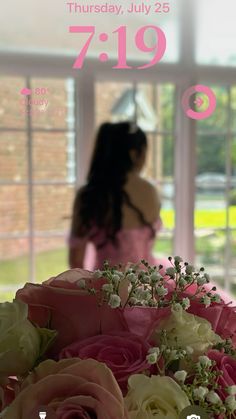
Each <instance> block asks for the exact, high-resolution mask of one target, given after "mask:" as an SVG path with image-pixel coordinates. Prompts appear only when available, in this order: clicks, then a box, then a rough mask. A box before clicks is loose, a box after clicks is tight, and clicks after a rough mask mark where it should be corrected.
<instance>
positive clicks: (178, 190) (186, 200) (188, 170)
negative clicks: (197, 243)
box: [174, 83, 196, 263]
mask: <svg viewBox="0 0 236 419" xmlns="http://www.w3.org/2000/svg"><path fill="white" fill-rule="evenodd" d="M190 85H191V84H190V83H189V84H187V85H183V86H179V87H177V95H176V96H177V103H181V98H182V95H183V93H184V91H185V90H186V89H187V88H188V87H189V86H190ZM195 137H196V135H195V122H194V121H193V120H191V119H189V118H188V117H187V116H185V115H184V113H183V110H182V108H181V106H177V111H176V144H175V208H176V218H175V236H174V251H175V254H176V255H180V256H181V257H182V258H183V259H184V260H185V261H188V262H191V263H193V262H194V253H195V252H194V233H193V232H194V201H195V173H196V153H195V141H196V140H195Z"/></svg>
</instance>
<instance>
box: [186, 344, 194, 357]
mask: <svg viewBox="0 0 236 419" xmlns="http://www.w3.org/2000/svg"><path fill="white" fill-rule="evenodd" d="M185 349H186V352H187V354H188V355H192V353H193V348H192V347H191V346H186V348H185Z"/></svg>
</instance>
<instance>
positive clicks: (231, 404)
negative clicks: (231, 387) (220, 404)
mask: <svg viewBox="0 0 236 419" xmlns="http://www.w3.org/2000/svg"><path fill="white" fill-rule="evenodd" d="M225 404H226V405H227V407H228V409H229V410H231V411H232V412H234V411H235V410H236V400H235V397H234V396H233V395H232V396H228V397H226V399H225Z"/></svg>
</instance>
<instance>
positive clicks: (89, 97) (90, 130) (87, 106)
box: [75, 75, 95, 187]
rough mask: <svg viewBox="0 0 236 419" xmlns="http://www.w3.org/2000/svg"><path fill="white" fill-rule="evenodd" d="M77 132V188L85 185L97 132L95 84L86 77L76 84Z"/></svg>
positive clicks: (90, 78) (91, 79)
mask: <svg viewBox="0 0 236 419" xmlns="http://www.w3.org/2000/svg"><path fill="white" fill-rule="evenodd" d="M75 100H76V110H75V132H76V162H77V165H76V179H77V182H76V183H77V187H80V186H81V185H83V184H84V182H85V179H86V175H87V171H88V167H89V162H90V158H91V153H92V149H93V143H94V132H95V84H94V79H93V78H92V77H89V76H88V75H85V76H84V77H83V79H82V78H81V79H78V83H77V81H76V84H75Z"/></svg>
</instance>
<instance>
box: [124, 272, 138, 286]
mask: <svg viewBox="0 0 236 419" xmlns="http://www.w3.org/2000/svg"><path fill="white" fill-rule="evenodd" d="M126 278H127V279H128V281H130V283H131V284H134V283H135V282H136V280H137V279H136V275H135V274H134V273H130V274H128V275H127V277H126Z"/></svg>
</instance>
